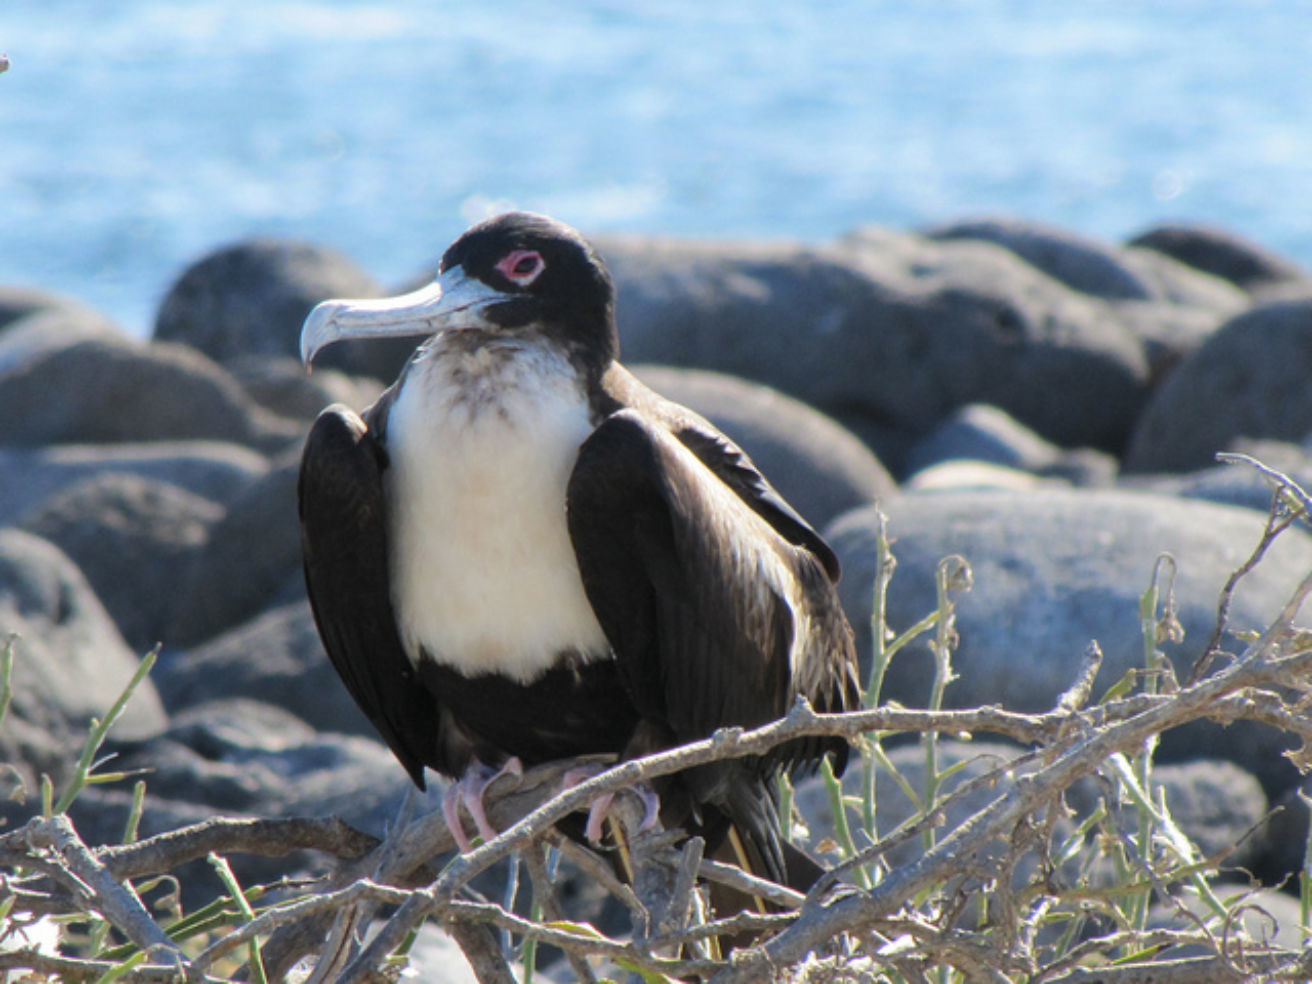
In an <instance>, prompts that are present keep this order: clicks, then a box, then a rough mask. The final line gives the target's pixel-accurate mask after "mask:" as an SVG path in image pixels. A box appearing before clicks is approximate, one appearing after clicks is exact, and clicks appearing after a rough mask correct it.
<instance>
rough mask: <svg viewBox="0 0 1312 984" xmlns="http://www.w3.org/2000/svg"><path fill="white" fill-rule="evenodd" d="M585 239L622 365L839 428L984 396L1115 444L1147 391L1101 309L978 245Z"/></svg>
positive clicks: (911, 425)
mask: <svg viewBox="0 0 1312 984" xmlns="http://www.w3.org/2000/svg"><path fill="white" fill-rule="evenodd" d="M598 245H599V248H600V249H601V252H602V255H603V256H604V257H605V258H606V261H607V263H608V264H609V265H610V267H611V270H612V272H613V273H614V275H615V278H616V282H617V284H618V290H619V294H618V300H617V312H616V316H617V319H618V322H619V329H620V338H621V345H622V348H623V351H624V354H625V357H626V358H627V359H628V360H630V361H632V362H644V361H655V362H662V363H668V364H675V365H682V366H695V367H700V368H707V369H715V370H719V371H722V372H727V373H730V374H733V375H738V376H743V377H745V378H748V379H753V380H756V381H758V382H763V383H766V384H768V385H771V386H774V387H775V388H777V389H780V390H782V391H784V392H785V393H788V394H790V395H792V396H795V397H797V398H798V399H801V400H803V401H805V402H807V403H809V404H812V405H813V406H816V407H818V408H819V409H821V410H824V411H826V412H829V413H832V414H833V415H835V416H836V417H838V418H839V419H840V420H842V421H844V422H845V423H847V422H849V421H851V420H853V419H854V418H856V419H859V420H863V421H865V422H867V423H870V424H874V425H878V426H880V427H883V428H889V429H892V430H894V431H900V432H902V433H904V434H908V435H912V436H919V435H921V434H924V433H925V432H927V431H928V430H929V429H931V428H932V427H933V426H934V425H935V424H937V423H938V422H939V421H941V420H942V419H943V418H944V417H945V416H947V415H948V414H949V413H951V412H952V410H954V409H956V408H957V407H959V406H962V405H964V404H967V403H975V402H984V403H992V404H994V405H996V406H999V407H1001V408H1003V409H1004V410H1006V411H1008V412H1009V413H1011V414H1012V415H1013V416H1014V417H1016V418H1017V419H1019V420H1020V421H1022V422H1023V423H1025V424H1027V425H1028V426H1030V427H1032V428H1034V429H1035V430H1036V431H1038V432H1039V433H1040V434H1042V435H1043V436H1045V437H1047V438H1048V439H1049V440H1053V441H1055V442H1057V443H1059V444H1063V445H1069V446H1078V445H1084V444H1088V445H1094V446H1100V447H1107V448H1115V447H1117V446H1119V445H1120V444H1121V443H1122V442H1123V441H1124V439H1125V437H1126V435H1127V434H1128V432H1129V429H1130V427H1131V425H1132V423H1133V421H1134V419H1135V418H1136V417H1137V415H1138V412H1139V409H1140V407H1141V406H1142V403H1143V401H1144V399H1145V398H1146V396H1147V386H1148V381H1149V372H1148V362H1147V357H1146V355H1145V352H1144V347H1143V345H1142V344H1141V343H1140V341H1139V339H1138V338H1136V337H1135V335H1134V334H1133V332H1132V331H1130V330H1129V329H1128V328H1127V327H1126V326H1125V325H1123V324H1122V323H1120V322H1119V321H1118V320H1117V319H1116V318H1115V317H1114V316H1112V314H1111V313H1110V311H1109V309H1108V307H1107V305H1106V304H1105V303H1103V302H1101V301H1098V300H1096V299H1094V298H1090V297H1087V296H1086V295H1083V294H1079V293H1077V292H1075V291H1072V290H1070V289H1069V288H1067V287H1065V286H1063V285H1062V284H1060V283H1058V282H1057V281H1055V280H1053V279H1052V278H1050V277H1048V276H1046V275H1045V274H1043V273H1041V272H1040V271H1038V270H1037V269H1035V268H1034V267H1032V266H1030V265H1029V264H1027V263H1025V262H1024V261H1023V260H1021V259H1020V258H1019V257H1017V256H1016V255H1015V254H1014V253H1011V252H1009V251H1008V250H1005V249H1003V248H1001V247H999V246H996V245H994V244H992V243H984V242H954V243H936V242H932V241H930V240H927V239H924V238H923V237H917V236H912V235H899V234H893V233H888V232H886V231H884V230H877V229H869V230H862V231H860V232H859V233H855V234H853V235H851V236H848V237H845V238H844V239H843V240H842V241H840V242H839V243H837V244H835V245H834V246H832V247H828V248H823V249H813V248H805V247H800V246H793V245H788V244H755V243H692V242H681V241H674V240H662V239H642V240H638V239H624V238H610V239H604V240H600V241H599V244H598ZM1017 380H1024V385H1017ZM876 450H877V451H878V452H879V453H880V457H881V459H882V460H885V461H886V462H887V463H889V464H890V465H891V466H892V467H893V468H894V470H895V471H896V470H897V465H898V463H897V462H896V461H890V460H889V459H888V458H886V457H885V455H886V454H887V453H888V452H887V451H886V449H885V448H884V447H882V446H878V445H877V446H876Z"/></svg>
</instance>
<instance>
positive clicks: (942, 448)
mask: <svg viewBox="0 0 1312 984" xmlns="http://www.w3.org/2000/svg"><path fill="white" fill-rule="evenodd" d="M961 460H967V461H980V462H988V463H990V464H994V465H999V466H1002V467H1004V468H1014V469H1018V470H1021V471H1026V472H1030V473H1032V474H1034V475H1037V476H1040V477H1043V478H1059V479H1064V480H1066V481H1069V482H1071V483H1072V484H1075V485H1106V484H1109V483H1110V482H1111V481H1112V479H1113V477H1114V476H1115V474H1116V469H1117V462H1116V459H1115V458H1113V457H1112V456H1111V455H1109V454H1106V453H1105V452H1100V451H1094V450H1092V449H1090V448H1085V449H1079V450H1075V451H1068V450H1066V449H1064V448H1060V447H1058V446H1057V445H1055V444H1053V443H1052V442H1051V441H1045V440H1044V439H1043V438H1042V437H1040V436H1039V435H1038V434H1036V433H1034V431H1032V430H1030V429H1029V428H1028V427H1026V426H1025V425H1024V424H1022V423H1020V422H1019V421H1017V420H1015V419H1014V418H1013V417H1011V416H1010V415H1009V414H1007V413H1006V412H1005V411H1002V410H999V409H998V408H997V407H991V406H988V405H986V404H982V403H972V404H970V405H968V406H964V407H961V408H959V409H958V410H955V411H953V413H952V414H951V415H950V416H948V417H947V418H946V419H945V420H944V421H943V423H941V424H939V426H938V427H936V428H935V429H934V430H933V431H931V432H930V433H929V434H928V435H926V436H925V437H924V438H923V439H921V440H920V441H918V442H916V444H915V445H914V446H913V447H912V449H911V453H910V454H909V455H908V459H907V470H908V471H909V472H912V473H913V475H914V473H916V472H920V471H921V470H923V469H926V468H931V467H934V466H936V465H940V464H942V463H944V462H949V461H961Z"/></svg>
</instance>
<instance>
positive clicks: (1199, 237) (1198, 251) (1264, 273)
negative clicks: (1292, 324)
mask: <svg viewBox="0 0 1312 984" xmlns="http://www.w3.org/2000/svg"><path fill="white" fill-rule="evenodd" d="M1129 244H1130V245H1132V246H1139V247H1142V248H1143V249H1150V250H1154V251H1156V252H1158V253H1163V254H1165V255H1166V256H1170V257H1173V258H1175V259H1176V260H1179V261H1180V262H1181V263H1184V264H1187V265H1188V266H1191V267H1194V268H1195V269H1197V270H1202V271H1204V272H1206V273H1209V274H1212V275H1213V276H1216V277H1220V278H1222V279H1224V280H1228V281H1229V282H1230V283H1232V284H1235V285H1237V286H1239V287H1242V288H1243V289H1244V290H1254V289H1259V288H1262V287H1267V286H1270V285H1272V284H1279V283H1284V282H1288V281H1298V280H1308V279H1312V271H1309V270H1306V269H1304V268H1303V267H1301V266H1299V265H1298V264H1297V263H1294V262H1293V261H1291V260H1289V259H1287V258H1285V257H1283V256H1280V255H1279V254H1277V253H1274V252H1272V251H1271V250H1269V249H1266V248H1265V247H1263V246H1259V245H1258V244H1257V243H1255V242H1252V241H1251V240H1249V239H1246V238H1245V237H1243V236H1241V235H1239V234H1238V233H1235V232H1232V231H1231V230H1229V229H1222V228H1218V227H1216V226H1211V225H1206V224H1203V223H1197V222H1164V223H1162V224H1160V225H1155V226H1153V227H1151V228H1149V229H1146V230H1144V231H1143V232H1141V233H1139V234H1138V235H1137V236H1134V237H1133V238H1132V239H1130V241H1129Z"/></svg>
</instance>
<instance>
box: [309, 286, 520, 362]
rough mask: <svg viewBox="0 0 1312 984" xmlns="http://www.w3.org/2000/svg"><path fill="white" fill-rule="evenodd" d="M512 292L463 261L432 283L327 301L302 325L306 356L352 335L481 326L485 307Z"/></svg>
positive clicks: (379, 335) (375, 335)
mask: <svg viewBox="0 0 1312 984" xmlns="http://www.w3.org/2000/svg"><path fill="white" fill-rule="evenodd" d="M505 299H506V295H505V294H503V293H502V292H500V291H498V290H496V289H494V288H492V287H489V286H488V285H487V284H485V283H483V282H482V281H481V280H476V279H474V278H473V277H467V276H465V272H464V270H462V269H461V268H460V267H458V266H456V267H451V269H449V270H447V271H445V272H444V273H442V274H440V275H439V276H438V278H437V279H436V280H434V281H433V282H432V283H431V284H429V285H428V286H426V287H420V288H419V289H418V290H415V291H411V292H410V293H408V294H400V295H398V296H396V297H381V298H377V299H371V300H359V301H324V302H323V303H322V304H320V305H318V306H316V307H315V309H314V310H313V311H311V312H310V314H309V316H308V317H307V318H306V319H305V325H304V326H303V327H302V328H301V361H302V362H304V363H305V364H306V365H307V366H308V365H309V364H310V362H311V361H312V360H313V359H314V357H315V355H316V354H317V353H318V352H319V351H320V350H321V349H322V348H324V347H325V346H327V345H331V344H332V343H333V342H338V341H342V340H344V339H348V338H393V337H396V336H403V335H433V334H436V333H437V332H439V331H442V330H443V329H446V328H481V327H487V322H486V321H485V320H484V319H483V317H482V315H481V314H480V312H481V311H482V309H483V308H485V307H487V306H488V305H489V304H493V303H495V302H497V301H504V300H505Z"/></svg>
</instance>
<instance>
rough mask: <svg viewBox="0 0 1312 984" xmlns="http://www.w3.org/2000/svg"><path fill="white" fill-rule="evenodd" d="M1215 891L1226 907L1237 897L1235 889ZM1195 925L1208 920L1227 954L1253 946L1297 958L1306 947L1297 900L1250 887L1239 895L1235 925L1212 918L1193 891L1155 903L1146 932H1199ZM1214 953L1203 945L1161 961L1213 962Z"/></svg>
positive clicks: (1181, 949)
mask: <svg viewBox="0 0 1312 984" xmlns="http://www.w3.org/2000/svg"><path fill="white" fill-rule="evenodd" d="M1212 889H1213V891H1215V892H1216V894H1217V895H1218V897H1219V898H1220V899H1221V900H1222V901H1223V902H1226V901H1228V900H1231V899H1234V898H1235V897H1236V896H1238V895H1239V892H1238V891H1237V889H1236V887H1235V886H1234V885H1226V884H1220V885H1213V886H1212ZM1199 920H1210V921H1211V925H1210V927H1209V928H1210V929H1211V930H1212V932H1213V934H1214V936H1215V938H1217V939H1221V938H1224V939H1225V941H1226V945H1227V947H1229V948H1230V952H1235V951H1238V950H1241V949H1242V948H1244V947H1246V946H1252V945H1254V944H1256V945H1258V946H1276V947H1282V948H1283V949H1285V950H1286V951H1287V952H1289V953H1290V954H1297V953H1299V952H1300V951H1301V950H1303V949H1304V948H1305V947H1306V943H1305V941H1304V939H1303V930H1302V928H1301V923H1302V913H1301V906H1300V903H1299V901H1298V899H1297V898H1295V897H1294V896H1293V895H1288V894H1286V893H1284V892H1280V891H1276V890H1275V889H1272V888H1254V889H1251V890H1249V891H1247V892H1244V893H1243V905H1242V906H1240V907H1239V908H1238V909H1237V910H1236V918H1235V920H1234V921H1233V922H1232V923H1231V924H1229V925H1226V924H1225V923H1223V922H1222V921H1221V920H1219V919H1218V918H1217V917H1216V914H1215V912H1213V910H1212V908H1211V906H1210V905H1209V904H1208V903H1206V902H1204V901H1203V900H1202V899H1200V898H1199V897H1198V896H1197V895H1196V894H1194V893H1192V892H1188V893H1186V892H1181V893H1179V894H1178V895H1177V896H1176V897H1175V898H1173V899H1170V900H1158V901H1156V902H1155V903H1154V904H1153V905H1152V907H1151V908H1150V909H1149V910H1148V928H1149V929H1159V928H1160V929H1173V930H1178V931H1184V932H1190V931H1197V929H1198V922H1199ZM1215 955H1216V951H1215V949H1213V948H1212V947H1209V946H1205V945H1202V944H1193V945H1190V946H1178V947H1172V948H1171V949H1169V950H1167V951H1165V952H1163V954H1162V957H1161V958H1162V959H1163V960H1184V959H1187V958H1189V957H1214V956H1215Z"/></svg>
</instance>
